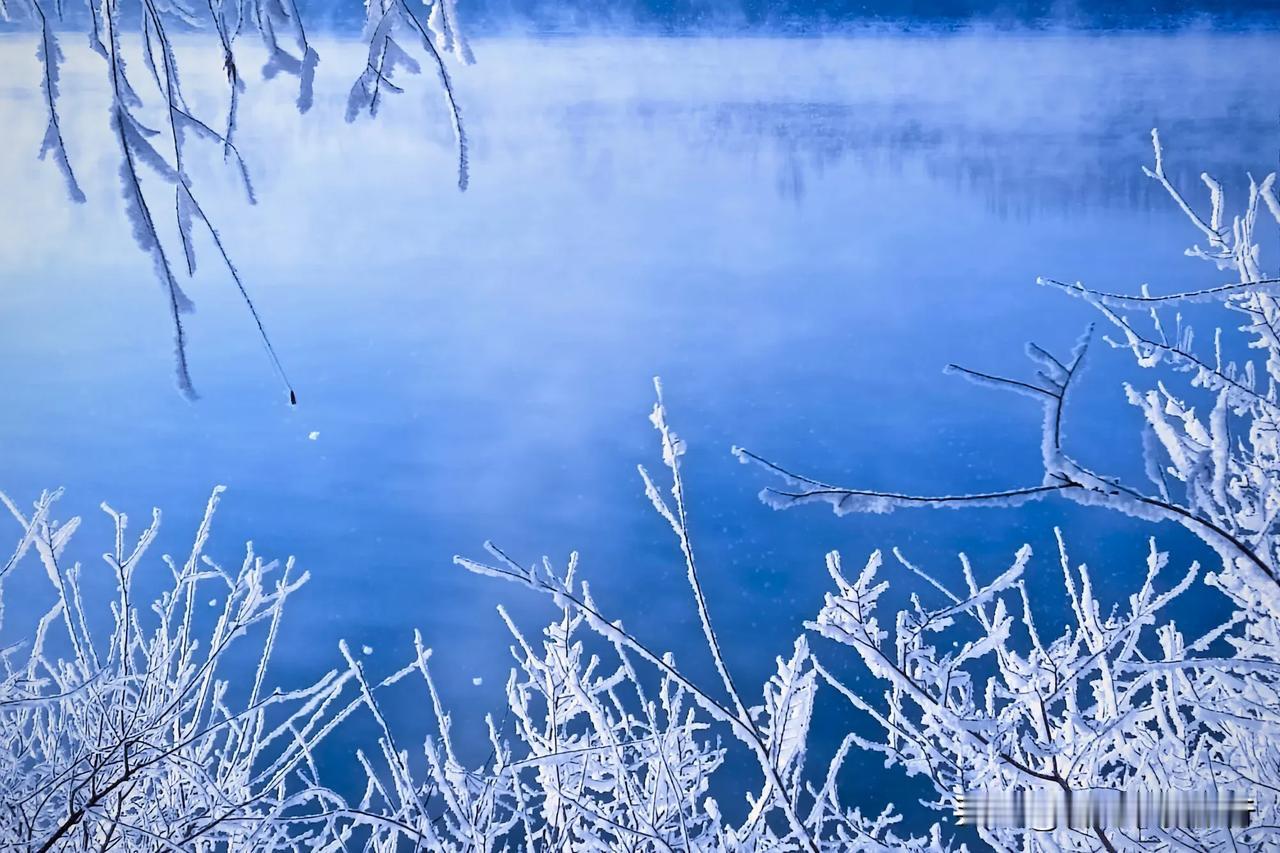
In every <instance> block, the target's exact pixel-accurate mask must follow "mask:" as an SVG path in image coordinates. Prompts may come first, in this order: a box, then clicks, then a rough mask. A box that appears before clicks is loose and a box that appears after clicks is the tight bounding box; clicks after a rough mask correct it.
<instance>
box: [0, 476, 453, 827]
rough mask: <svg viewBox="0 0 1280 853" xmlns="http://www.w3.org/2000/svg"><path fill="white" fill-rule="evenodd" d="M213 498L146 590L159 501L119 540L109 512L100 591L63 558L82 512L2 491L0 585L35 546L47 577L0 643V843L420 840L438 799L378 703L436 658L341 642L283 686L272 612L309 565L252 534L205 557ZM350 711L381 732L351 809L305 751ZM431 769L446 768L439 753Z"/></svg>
mask: <svg viewBox="0 0 1280 853" xmlns="http://www.w3.org/2000/svg"><path fill="white" fill-rule="evenodd" d="M221 491H222V489H221V488H219V489H216V490H215V491H214V493H213V496H212V497H211V498H210V500H209V504H208V506H207V508H206V511H205V515H204V520H203V522H202V523H201V524H200V527H199V530H198V532H197V534H196V537H195V542H194V544H193V546H192V549H191V552H190V554H189V555H188V556H187V558H186V559H185V560H184V561H183V562H181V563H179V562H177V561H175V560H173V559H171V558H170V557H168V556H167V555H166V556H165V557H164V558H163V562H164V565H165V566H167V570H168V571H167V574H168V576H169V577H168V582H167V584H165V585H164V588H163V591H162V592H161V593H159V594H158V595H157V596H154V597H149V596H148V597H144V596H139V594H138V593H137V591H136V590H137V588H138V586H154V585H155V584H154V581H155V578H154V577H152V576H151V572H148V571H146V570H145V567H146V566H147V565H149V564H150V565H155V566H156V567H157V568H158V567H159V566H158V564H157V563H155V562H153V561H152V562H149V561H147V560H146V559H145V557H146V556H147V552H148V548H149V547H150V546H151V544H152V543H153V541H154V539H155V537H156V534H157V532H158V530H159V524H160V514H159V512H158V511H157V512H155V513H154V514H153V517H152V519H151V523H150V524H149V525H148V526H147V528H146V529H145V530H144V531H143V532H142V533H141V534H140V535H139V536H138V537H137V538H136V539H134V540H130V538H129V536H128V535H127V525H128V519H127V518H126V517H125V516H124V515H123V514H121V513H117V512H115V511H114V510H112V509H111V508H110V507H108V506H106V505H104V506H103V510H104V511H105V512H107V513H108V514H109V515H110V516H111V517H112V519H113V520H114V522H115V541H114V543H113V547H112V548H111V550H110V551H108V552H107V553H106V554H104V555H103V560H104V562H105V563H106V571H108V572H109V573H110V576H111V580H113V581H114V583H113V584H112V588H113V589H114V591H115V598H114V600H110V601H107V602H103V601H100V600H95V598H94V596H93V595H92V593H91V592H90V590H91V589H92V588H94V587H100V586H101V584H100V583H98V582H97V581H95V580H93V579H91V578H90V577H88V574H89V573H86V572H84V571H82V567H81V565H80V563H78V562H70V561H69V560H68V558H67V557H66V551H67V546H68V544H69V543H70V541H71V538H72V535H73V534H74V533H75V531H76V529H77V528H78V527H79V519H78V518H72V519H71V520H69V521H67V522H65V523H61V524H60V523H58V522H57V521H55V520H54V518H53V516H52V512H53V510H54V507H55V502H56V500H57V499H58V497H59V494H58V493H45V494H43V495H41V497H40V498H39V500H38V501H36V502H35V504H34V507H33V508H32V510H30V511H29V512H26V511H24V510H22V509H21V508H20V507H19V506H18V505H17V504H15V503H14V502H13V501H11V500H10V499H9V498H8V497H5V496H3V495H0V503H3V505H4V507H5V508H6V509H7V510H8V514H9V515H10V516H12V518H13V519H14V520H16V521H17V522H18V524H19V526H20V528H21V534H20V537H19V540H18V543H17V545H16V546H15V548H14V550H13V552H12V554H11V556H10V557H9V558H8V559H7V560H6V562H5V563H4V564H3V566H0V583H3V581H5V580H6V579H8V578H9V576H10V574H11V573H12V571H13V570H14V569H15V568H16V567H17V566H18V565H20V564H21V563H23V562H24V561H25V562H29V561H30V560H29V555H30V554H31V552H34V553H35V556H36V558H37V560H38V562H39V564H40V565H41V566H42V567H43V569H44V574H45V575H46V577H47V578H48V581H49V584H50V587H51V595H50V600H51V605H50V606H49V608H48V609H47V610H46V611H45V612H44V614H43V615H42V616H39V618H38V619H35V620H34V624H32V625H29V626H28V625H25V624H24V625H23V626H22V627H21V628H20V631H21V633H22V636H23V637H24V638H25V639H23V640H22V641H20V642H17V643H13V644H10V645H6V646H5V647H3V648H0V847H3V848H4V849H6V850H15V851H47V850H126V851H134V850H138V851H141V850H147V851H154V850H181V851H190V850H309V851H311V850H342V849H349V848H347V847H346V845H348V844H350V845H352V846H354V847H356V848H363V849H368V850H381V851H394V850H398V849H402V848H401V846H400V845H404V844H406V843H408V844H411V846H412V845H418V846H417V847H416V848H415V849H431V848H430V845H427V838H428V833H429V827H430V824H431V821H432V819H433V818H434V816H430V817H429V816H428V815H427V813H426V803H427V802H428V801H431V802H432V803H433V806H434V800H432V797H431V794H430V793H427V792H425V791H424V787H421V786H418V785H416V784H415V783H414V782H412V781H411V780H410V779H409V775H408V770H407V762H408V758H407V755H406V754H405V753H404V752H402V751H399V750H398V749H396V747H395V741H394V740H393V739H392V737H391V734H390V732H389V731H388V730H387V728H386V723H385V718H384V717H383V715H382V712H381V710H380V708H379V707H378V704H377V701H376V699H375V694H376V693H377V692H378V691H380V690H382V689H384V688H386V687H388V686H390V685H392V684H395V683H396V682H398V681H400V680H402V679H404V678H405V677H406V676H411V675H421V676H423V677H426V676H427V669H426V661H427V658H428V657H429V652H428V651H425V650H422V649H421V648H419V653H418V655H417V656H416V657H415V659H414V660H413V661H412V662H411V663H410V664H409V665H408V666H406V667H404V668H402V669H401V670H399V671H397V672H395V673H392V674H391V675H390V676H388V677H386V678H383V679H381V680H379V681H373V680H371V679H370V678H369V677H367V675H366V673H365V671H364V666H363V663H362V662H361V661H360V660H358V659H356V658H355V657H354V656H353V655H352V654H351V653H350V651H349V649H348V648H347V646H346V644H345V643H340V644H339V651H340V652H341V655H342V658H343V663H342V665H341V666H339V667H337V668H335V669H333V670H331V671H329V672H328V673H326V674H325V675H323V676H322V677H321V678H319V679H318V680H316V681H315V682H313V683H311V684H307V685H304V686H302V687H298V688H293V689H286V688H282V687H280V686H277V685H275V684H274V683H273V681H272V679H271V675H270V668H271V667H270V665H271V660H272V654H273V651H274V650H275V646H276V643H277V638H278V636H279V627H280V621H281V616H282V612H283V608H284V605H285V603H286V601H287V600H288V599H289V598H291V597H292V596H293V595H294V594H295V593H296V592H297V591H298V589H299V588H300V587H301V586H302V585H303V584H304V583H306V581H307V575H306V573H305V572H304V573H299V572H297V571H296V570H295V568H294V564H293V560H292V559H290V560H288V561H287V562H285V564H284V565H283V566H281V565H279V564H278V563H276V562H264V561H263V560H262V559H261V558H260V557H259V556H258V555H257V554H255V553H254V550H253V546H252V544H251V543H250V544H249V546H248V547H247V549H246V551H245V554H244V557H243V560H242V562H241V563H240V565H239V566H238V567H237V568H224V567H223V566H222V565H220V564H219V563H217V562H215V561H214V560H213V558H211V557H210V556H209V555H208V554H207V553H206V545H207V544H208V540H209V534H210V525H211V522H212V519H213V515H214V510H215V508H216V506H217V503H218V500H219V496H220V493H221ZM140 573H141V575H142V576H143V578H144V581H143V582H142V583H141V584H138V583H135V579H136V578H137V577H138V576H139V574H140ZM0 603H3V602H2V600H0ZM108 605H109V606H108ZM0 615H4V611H3V610H2V609H0ZM8 615H9V619H10V622H12V620H13V619H14V618H15V616H14V614H12V613H10V614H8ZM27 615H28V614H26V613H19V614H18V616H17V618H19V619H23V618H24V617H26V616H27ZM30 615H31V616H33V617H34V614H30ZM104 625H105V629H104ZM9 633H13V631H12V629H11V630H10V631H9ZM429 683H430V682H429V680H428V684H429ZM433 695H434V694H433ZM356 714H364V715H366V716H368V717H370V718H372V720H373V722H374V724H375V725H377V726H380V727H381V731H382V733H383V735H382V737H381V738H379V739H378V742H377V748H378V752H377V754H376V756H375V757H374V758H373V759H370V758H369V757H368V756H366V755H365V754H364V753H363V752H360V753H359V754H358V759H359V761H360V763H361V765H362V766H363V768H364V769H365V770H366V771H367V772H368V778H369V782H368V790H367V792H366V794H365V796H364V797H363V799H362V800H361V801H360V802H359V803H349V802H348V801H346V800H345V799H344V798H343V797H342V796H340V795H339V794H338V793H336V792H335V791H333V790H331V789H330V788H328V787H326V786H325V785H324V784H323V783H322V782H321V781H320V779H319V772H318V770H317V763H316V750H317V747H318V746H319V745H320V744H321V743H322V742H323V741H324V740H325V739H326V738H328V737H329V736H330V735H332V733H333V732H334V731H335V729H337V727H338V726H339V725H341V724H343V723H344V721H346V720H348V719H349V718H350V717H352V716H353V715H356ZM433 770H435V771H436V772H437V773H439V774H441V775H440V778H441V779H444V778H446V777H445V776H444V775H443V773H444V772H445V767H444V765H443V764H440V765H433ZM449 778H450V779H452V778H453V777H449ZM433 790H434V789H433ZM450 796H451V797H458V796H465V792H458V793H454V792H451V793H450Z"/></svg>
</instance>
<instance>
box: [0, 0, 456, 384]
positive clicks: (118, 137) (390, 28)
mask: <svg viewBox="0 0 1280 853" xmlns="http://www.w3.org/2000/svg"><path fill="white" fill-rule="evenodd" d="M366 7H367V10H368V22H367V26H366V31H365V37H366V39H367V40H368V42H369V56H368V61H367V63H366V66H365V68H364V69H362V70H361V71H360V73H359V75H358V76H357V80H356V85H355V88H353V90H352V97H351V102H352V105H353V106H352V109H353V111H358V109H359V108H361V107H362V106H367V107H368V109H369V111H370V113H374V112H376V109H377V103H378V99H379V97H380V96H381V93H382V92H383V91H396V92H398V91H401V89H400V88H399V87H398V86H397V85H396V84H394V83H392V82H391V75H392V73H393V71H394V70H395V69H396V68H397V67H400V68H404V69H406V70H408V71H410V72H413V73H416V72H417V71H418V64H417V62H416V60H414V59H413V58H412V57H410V56H409V54H408V53H406V52H405V51H404V50H403V49H401V47H400V45H399V44H398V43H397V42H396V41H395V40H394V38H393V36H394V35H395V34H396V33H397V32H407V33H409V34H410V36H411V37H412V38H413V39H414V40H415V42H416V43H417V44H418V45H419V47H420V49H421V51H422V52H423V54H424V55H426V56H427V57H428V58H429V61H430V64H431V65H432V66H433V67H434V69H435V71H436V73H437V76H438V78H439V83H440V87H441V91H442V92H443V94H444V97H445V102H446V106H447V108H448V112H449V117H450V122H451V123H452V126H453V131H454V137H455V140H456V143H457V157H458V187H459V189H462V190H465V189H466V187H467V181H468V172H467V137H466V132H465V129H464V127H463V124H462V114H461V111H460V109H459V107H458V104H457V100H456V97H455V93H454V87H453V82H452V79H451V78H450V76H449V71H448V68H447V66H446V62H445V60H446V57H449V56H452V57H454V58H455V59H456V60H457V61H458V62H461V63H463V64H469V63H471V62H473V61H474V60H473V57H472V53H471V48H470V47H469V46H468V44H467V42H466V39H465V37H464V36H463V34H462V31H461V28H460V26H459V23H458V12H457V8H456V2H455V0H428V2H426V3H425V5H424V7H423V8H422V9H417V10H415V9H414V8H411V7H410V5H409V3H408V0H373V2H370V3H367V4H366ZM83 17H84V19H85V21H86V28H87V29H88V38H89V44H90V46H91V47H92V48H93V50H94V51H95V52H96V53H98V54H99V55H100V56H101V58H102V60H103V63H104V66H103V71H104V72H105V75H106V77H107V80H108V83H109V85H110V91H111V106H110V115H109V122H110V128H111V135H112V137H113V139H114V141H115V144H116V145H117V147H118V148H119V154H120V167H119V175H120V190H121V194H122V196H123V198H124V204H125V212H126V215H127V216H128V218H129V221H130V224H131V225H132V231H133V238H134V241H135V242H136V243H137V244H138V248H139V249H141V250H142V251H143V252H144V253H145V254H146V255H147V256H148V257H149V258H150V260H151V263H152V266H153V268H154V270H155V275H156V278H157V279H158V280H159V282H160V285H161V287H162V289H163V291H164V294H165V298H166V301H167V303H168V308H169V314H170V319H171V322H172V324H173V333H174V364H175V378H176V381H177V385H178V388H179V390H180V391H181V392H182V393H183V395H184V396H186V397H188V398H189V399H195V397H196V392H195V388H194V385H193V383H192V380H191V371H190V369H189V367H188V363H187V349H188V347H187V334H186V329H185V327H184V325H183V324H184V318H185V317H186V316H187V315H188V314H190V313H191V311H192V310H193V305H192V302H191V300H190V299H189V298H188V297H187V295H186V293H185V292H184V291H183V288H182V286H181V284H180V282H179V273H178V271H177V270H176V269H175V267H176V264H175V258H176V257H177V256H178V249H177V248H173V247H170V246H167V245H166V243H165V241H164V240H163V239H162V238H161V235H160V229H159V228H158V227H157V219H158V217H160V216H165V215H170V214H167V213H165V211H166V210H169V211H172V213H171V215H172V216H173V217H174V223H175V226H176V230H177V232H178V235H179V242H180V243H181V255H182V261H180V262H179V263H182V264H183V265H185V267H186V273H187V275H188V276H190V275H193V274H194V273H195V268H196V256H195V248H194V235H193V228H194V227H195V226H199V227H200V228H201V229H202V230H204V231H206V232H207V233H208V235H209V237H210V239H211V241H212V243H213V245H214V248H215V249H216V252H217V256H218V261H219V262H220V263H221V264H222V266H223V267H225V269H226V272H227V274H228V275H229V276H230V278H231V280H232V283H233V284H234V285H235V287H236V289H237V292H238V293H239V295H240V297H241V299H242V300H243V302H244V304H245V307H246V308H247V310H248V311H249V314H250V316H251V318H252V320H253V322H254V325H255V327H256V328H257V331H258V335H259V337H260V338H261V340H262V344H263V347H264V349H265V350H266V353H267V356H268V359H269V360H270V362H271V365H272V369H273V370H274V371H275V372H276V374H277V375H278V376H279V378H280V382H281V384H282V385H283V387H284V390H285V391H286V392H287V393H288V396H289V400H290V402H291V403H296V402H297V396H296V394H295V393H294V389H293V386H292V385H291V384H290V382H289V379H288V377H287V376H286V375H285V371H284V367H283V365H282V364H281V362H280V359H279V358H278V357H277V355H276V352H275V349H274V347H273V346H272V344H271V341H270V338H269V337H268V336H267V332H266V327H265V325H264V323H263V320H262V318H261V317H259V315H258V312H257V309H256V308H255V307H254V304H253V301H252V299H251V298H250V296H249V292H248V289H247V288H246V285H245V282H244V280H243V279H242V277H241V274H240V272H239V270H238V269H237V268H236V266H235V264H234V263H233V262H232V260H231V255H230V254H229V252H228V249H227V247H226V246H225V245H224V243H223V240H222V237H221V236H220V234H219V232H218V230H217V228H216V227H215V225H214V223H213V222H212V221H211V220H210V217H209V216H208V214H207V213H206V210H205V208H204V207H203V206H202V204H201V202H200V200H199V199H200V196H199V193H198V190H197V187H196V186H195V182H194V181H193V180H192V177H191V175H190V174H189V173H188V171H187V169H186V167H185V164H184V152H185V150H186V146H187V145H188V143H189V141H201V142H204V143H206V144H208V145H211V146H214V147H215V148H217V149H220V150H221V151H222V154H223V158H224V160H225V161H226V162H227V163H228V164H229V165H230V166H231V168H233V169H234V170H235V171H236V173H237V174H238V175H239V177H240V178H241V180H242V183H243V185H244V190H245V195H246V198H247V201H248V202H249V203H250V204H252V203H254V201H255V199H254V193H253V186H252V184H251V182H250V179H249V169H248V166H247V164H246V162H245V159H244V157H243V156H242V154H241V151H240V150H239V149H238V148H237V146H236V142H235V139H236V137H237V130H238V115H239V106H240V97H241V95H242V93H243V92H244V91H245V86H246V84H245V76H244V75H243V74H242V72H241V70H240V66H239V64H238V59H237V54H236V42H237V40H238V39H239V37H240V36H241V34H242V33H247V32H256V33H257V34H258V36H259V37H260V38H261V41H262V46H263V48H264V49H265V51H266V54H267V60H266V62H265V64H264V65H263V67H262V75H263V77H265V78H267V79H270V78H272V77H275V76H277V75H279V74H287V75H291V76H293V77H296V78H297V80H298V97H297V106H298V110H299V111H300V112H304V113H305V112H307V111H308V110H309V109H310V108H311V105H312V103H313V100H314V83H315V72H316V66H317V65H318V63H319V61H320V56H319V54H318V53H317V52H316V49H315V47H314V45H313V44H312V42H311V41H310V39H309V38H308V36H307V31H306V28H305V26H304V22H303V19H302V14H301V12H300V10H299V9H298V6H297V3H296V2H295V0H207V2H205V3H197V4H192V5H188V3H187V2H186V0H101V2H94V1H93V0H88V2H87V3H86V8H85V10H84V13H83ZM424 17H425V19H426V21H425V23H424V22H423V20H422V18H424ZM0 19H3V20H6V21H8V20H17V21H19V22H22V21H29V22H31V23H33V24H34V25H35V26H36V27H37V28H38V41H37V46H36V57H37V59H38V60H39V61H40V67H41V72H42V74H41V80H40V91H41V95H42V98H41V100H42V101H43V105H44V109H45V112H46V114H47V116H48V125H47V129H46V132H45V135H44V138H43V141H42V143H41V147H40V152H39V154H40V157H41V159H44V158H45V157H46V156H50V157H51V158H52V160H53V162H54V163H55V164H56V165H57V166H58V168H59V170H60V171H61V172H62V175H63V178H64V180H65V182H66V185H67V191H68V194H69V196H70V197H71V199H72V200H74V201H77V202H82V201H84V200H85V196H84V193H83V191H82V190H81V188H80V184H79V182H78V181H77V179H76V175H75V171H74V169H73V167H72V160H73V158H72V157H71V156H70V155H69V154H68V147H67V140H66V138H65V136H64V134H63V130H62V122H61V117H60V114H59V94H60V93H59V79H60V74H59V72H60V69H61V66H62V60H63V56H62V50H61V48H60V47H59V43H58V37H57V33H56V31H55V27H56V25H57V24H59V23H61V22H62V19H63V7H62V3H61V2H60V0H53V2H51V0H0ZM189 29H197V30H206V31H209V30H211V31H212V33H213V34H215V35H216V37H217V39H218V45H219V48H220V50H219V53H220V56H221V60H222V67H223V71H224V73H225V75H226V81H227V94H228V101H227V103H228V106H227V111H226V114H225V115H224V116H222V117H221V118H220V119H219V120H216V121H215V120H214V119H213V118H212V117H207V116H206V117H203V118H202V117H199V116H197V115H196V113H195V111H194V110H193V109H192V108H191V106H190V105H189V104H188V102H187V100H186V99H185V97H184V96H183V91H182V75H181V73H180V71H179V67H178V55H177V52H176V51H175V50H174V44H173V40H172V33H173V32H174V31H180V30H189ZM135 35H136V36H137V37H139V38H140V41H141V45H140V47H139V49H138V50H136V51H135V50H130V51H126V50H125V49H124V48H123V47H122V43H123V41H124V40H125V39H126V38H129V37H132V36H135ZM126 52H128V53H130V57H129V60H128V61H126ZM138 58H140V59H141V60H142V63H143V66H144V67H145V69H146V72H147V73H146V74H145V75H139V74H138V73H137V72H136V71H133V70H132V69H131V64H132V62H133V61H134V60H136V59H138ZM358 92H363V93H364V94H363V95H361V96H360V97H357V93H358ZM366 102H367V103H366ZM353 114H354V113H353ZM349 117H351V116H349ZM215 126H216V128H217V129H215ZM144 175H145V176H147V177H146V178H144ZM149 179H155V180H157V181H159V182H160V184H162V185H166V186H168V187H171V188H172V192H173V198H172V199H171V200H168V201H162V200H161V199H160V198H159V196H160V191H158V190H157V191H151V192H147V191H144V185H145V184H146V181H147V180H149Z"/></svg>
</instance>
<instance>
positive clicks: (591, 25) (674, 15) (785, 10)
mask: <svg viewBox="0 0 1280 853" xmlns="http://www.w3.org/2000/svg"><path fill="white" fill-rule="evenodd" d="M299 5H301V6H302V7H303V8H304V10H306V11H307V12H309V13H310V15H311V16H312V17H313V18H314V19H316V20H318V21H319V22H321V23H322V25H325V26H327V27H329V28H332V29H339V30H346V29H350V28H353V27H359V26H360V24H361V22H362V20H363V13H364V8H363V4H361V3H359V2H349V0H303V2H301V3H300V4H299ZM459 7H460V12H461V14H462V16H463V19H464V22H465V23H466V25H467V28H468V30H469V31H470V32H472V33H473V34H476V35H483V34H486V33H502V32H510V31H517V32H534V33H548V34H553V33H566V34H567V33H575V32H607V31H635V32H650V33H665V34H673V35H679V34H697V33H735V32H737V33H791V34H796V35H804V34H811V33H820V32H831V31H841V30H858V29H864V28H866V27H876V26H885V27H894V28H902V27H909V28H919V29H942V30H946V29H962V28H966V27H971V26H992V27H1009V28H1033V29H1043V28H1055V27H1068V28H1073V29H1095V30H1112V29H1156V30H1161V29H1180V28H1184V27H1189V26H1194V27H1205V26H1207V27H1214V28H1229V29H1237V28H1255V27H1257V28H1267V29H1273V28H1275V27H1276V26H1277V25H1280V0H1246V2H1235V3H1232V2H1223V0H1030V2H1003V0H870V1H869V0H461V2H460V3H459Z"/></svg>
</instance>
